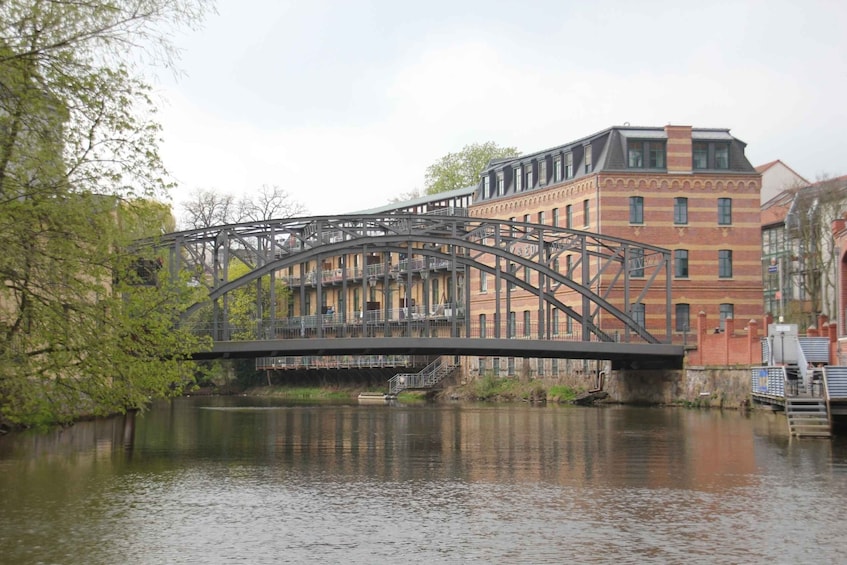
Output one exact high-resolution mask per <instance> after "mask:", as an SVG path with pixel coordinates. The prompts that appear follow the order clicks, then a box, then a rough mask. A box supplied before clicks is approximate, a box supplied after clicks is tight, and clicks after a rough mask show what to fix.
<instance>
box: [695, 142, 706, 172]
mask: <svg viewBox="0 0 847 565" xmlns="http://www.w3.org/2000/svg"><path fill="white" fill-rule="evenodd" d="M691 166H692V167H694V168H695V169H707V168H709V145H708V144H707V143H694V144H692V145H691Z"/></svg>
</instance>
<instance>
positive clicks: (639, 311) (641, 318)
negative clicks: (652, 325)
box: [632, 302, 646, 328]
mask: <svg viewBox="0 0 847 565" xmlns="http://www.w3.org/2000/svg"><path fill="white" fill-rule="evenodd" d="M645 318H646V313H645V307H644V303H643V302H638V303H636V304H633V305H632V319H633V320H634V321H635V323H636V324H638V325H639V326H640V327H642V328H643V327H645V324H644V323H645Z"/></svg>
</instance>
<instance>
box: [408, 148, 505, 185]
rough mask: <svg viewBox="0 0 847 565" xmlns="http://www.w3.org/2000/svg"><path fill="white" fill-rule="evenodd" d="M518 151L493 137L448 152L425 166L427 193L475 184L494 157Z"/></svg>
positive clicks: (502, 156) (500, 157)
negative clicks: (494, 139)
mask: <svg viewBox="0 0 847 565" xmlns="http://www.w3.org/2000/svg"><path fill="white" fill-rule="evenodd" d="M517 155H519V153H518V149H517V148H516V147H500V146H499V145H497V144H496V143H494V142H493V141H486V142H485V143H472V144H470V145H466V146H464V147H463V148H462V150H461V151H459V152H458V153H448V154H447V155H445V156H444V157H442V158H440V159H439V160H438V161H436V162H435V163H433V164H432V165H430V166H429V167H428V168H427V169H426V178H425V185H426V193H427V194H437V193H439V192H446V191H448V190H455V189H458V188H464V187H466V186H471V185H475V184H477V183H478V182H479V174H480V173H481V172H482V171H483V169H485V166H486V165H488V162H489V161H490V160H491V159H502V158H506V157H516V156H517Z"/></svg>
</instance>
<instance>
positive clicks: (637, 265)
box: [629, 247, 644, 278]
mask: <svg viewBox="0 0 847 565" xmlns="http://www.w3.org/2000/svg"><path fill="white" fill-rule="evenodd" d="M629 276H630V277H633V278H641V277H643V276H644V249H642V248H641V247H630V249H629Z"/></svg>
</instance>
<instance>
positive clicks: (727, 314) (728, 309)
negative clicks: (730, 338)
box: [721, 304, 735, 330]
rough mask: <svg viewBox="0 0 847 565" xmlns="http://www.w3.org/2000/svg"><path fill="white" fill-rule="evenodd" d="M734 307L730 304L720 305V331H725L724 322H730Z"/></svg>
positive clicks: (733, 315)
mask: <svg viewBox="0 0 847 565" xmlns="http://www.w3.org/2000/svg"><path fill="white" fill-rule="evenodd" d="M734 312H735V306H733V305H732V304H721V330H725V329H726V324H724V322H725V321H726V320H731V319H733V318H734V317H735V314H734Z"/></svg>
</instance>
